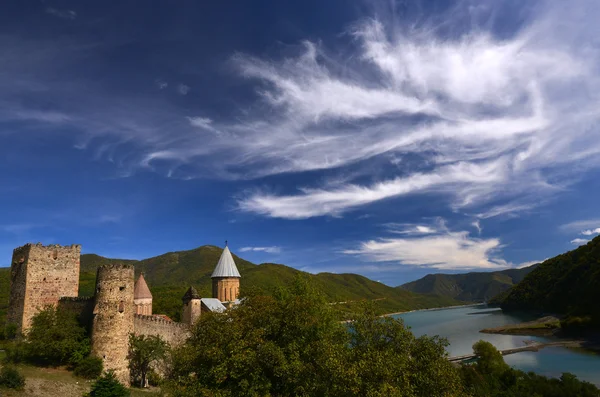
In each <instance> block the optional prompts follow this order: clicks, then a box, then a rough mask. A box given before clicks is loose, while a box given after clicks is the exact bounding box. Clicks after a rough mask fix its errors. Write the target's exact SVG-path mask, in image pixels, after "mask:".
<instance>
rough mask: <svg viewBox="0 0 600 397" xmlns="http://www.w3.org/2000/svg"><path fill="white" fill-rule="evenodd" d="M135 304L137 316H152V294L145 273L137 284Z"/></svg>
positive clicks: (134, 295)
mask: <svg viewBox="0 0 600 397" xmlns="http://www.w3.org/2000/svg"><path fill="white" fill-rule="evenodd" d="M133 304H134V305H135V314H143V315H145V316H151V315H152V293H151V292H150V288H148V284H146V280H145V279H144V274H143V273H142V274H140V277H139V278H138V279H137V281H136V282H135V288H134V290H133Z"/></svg>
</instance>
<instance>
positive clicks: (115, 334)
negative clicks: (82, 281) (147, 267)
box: [92, 265, 135, 385]
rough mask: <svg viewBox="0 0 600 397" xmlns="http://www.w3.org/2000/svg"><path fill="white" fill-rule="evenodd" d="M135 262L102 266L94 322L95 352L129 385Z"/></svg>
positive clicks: (98, 278) (97, 288)
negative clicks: (128, 355)
mask: <svg viewBox="0 0 600 397" xmlns="http://www.w3.org/2000/svg"><path fill="white" fill-rule="evenodd" d="M133 272H134V270H133V266H132V265H105V266H101V267H99V268H98V273H97V276H96V296H95V302H94V311H93V322H92V354H94V355H95V356H97V357H100V358H102V360H103V362H104V369H106V370H109V369H112V370H114V371H115V375H116V377H117V379H118V380H119V381H120V382H121V383H123V384H125V385H129V382H130V379H129V367H128V364H129V361H128V359H127V354H128V351H129V334H130V333H133V330H134V328H133V316H134V309H135V307H134V304H133V289H134V288H133V286H134V279H133Z"/></svg>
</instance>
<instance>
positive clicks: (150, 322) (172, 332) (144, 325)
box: [133, 314, 190, 346]
mask: <svg viewBox="0 0 600 397" xmlns="http://www.w3.org/2000/svg"><path fill="white" fill-rule="evenodd" d="M133 322H134V333H135V334H136V335H147V336H149V335H158V336H160V337H161V338H163V339H164V340H165V341H166V342H168V343H169V344H170V345H171V346H177V345H180V344H182V343H183V342H185V340H186V339H187V338H188V337H189V336H190V328H189V326H188V325H187V324H184V323H176V322H174V321H169V320H166V319H164V318H162V317H158V316H142V315H139V314H136V315H135V316H134V318H133Z"/></svg>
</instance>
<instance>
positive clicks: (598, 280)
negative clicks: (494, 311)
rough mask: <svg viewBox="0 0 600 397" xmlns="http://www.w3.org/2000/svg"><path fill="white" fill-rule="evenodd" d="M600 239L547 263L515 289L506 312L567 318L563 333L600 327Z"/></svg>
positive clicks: (504, 306)
mask: <svg viewBox="0 0 600 397" xmlns="http://www.w3.org/2000/svg"><path fill="white" fill-rule="evenodd" d="M599 285H600V237H596V238H595V239H593V240H592V241H590V242H589V243H587V244H586V245H584V246H581V247H579V248H577V249H575V250H573V251H570V252H567V253H565V254H562V255H559V256H557V257H554V258H552V259H548V260H546V261H545V262H544V263H542V264H541V265H539V266H538V267H537V268H536V269H535V270H534V271H532V272H531V273H529V274H528V275H527V276H526V277H525V278H524V279H523V281H522V282H520V283H519V284H518V285H516V286H515V287H514V288H512V289H511V291H510V293H509V294H508V295H507V296H506V297H505V298H504V299H503V300H502V302H501V306H502V309H503V310H526V311H537V312H546V313H558V314H564V315H567V317H566V318H565V319H564V320H563V322H562V324H561V326H562V328H563V330H566V331H567V332H569V331H570V330H571V331H573V332H578V331H581V330H585V329H589V328H592V327H593V328H598V327H600V306H599V305H598V304H597V302H598V301H600V288H598V286H599Z"/></svg>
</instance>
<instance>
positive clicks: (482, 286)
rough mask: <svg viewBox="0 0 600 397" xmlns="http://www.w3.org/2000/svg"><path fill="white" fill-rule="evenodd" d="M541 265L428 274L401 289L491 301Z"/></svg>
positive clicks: (476, 300) (457, 298)
mask: <svg viewBox="0 0 600 397" xmlns="http://www.w3.org/2000/svg"><path fill="white" fill-rule="evenodd" d="M536 266H537V265H532V266H528V267H525V268H522V269H507V270H501V271H497V272H471V273H464V274H441V273H438V274H428V275H427V276H425V277H423V278H420V279H418V280H416V281H412V282H410V283H406V284H403V285H401V286H399V287H397V288H400V289H405V290H408V291H411V292H416V293H419V294H434V295H439V296H445V297H449V298H453V299H456V300H459V301H463V302H484V301H489V300H490V299H491V298H493V297H494V296H497V295H499V294H501V293H503V292H504V291H507V290H508V289H509V288H511V287H512V286H513V285H515V284H517V283H519V282H520V281H521V280H523V278H524V277H525V276H527V274H529V273H530V272H531V271H532V270H533V269H535V267H536Z"/></svg>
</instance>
